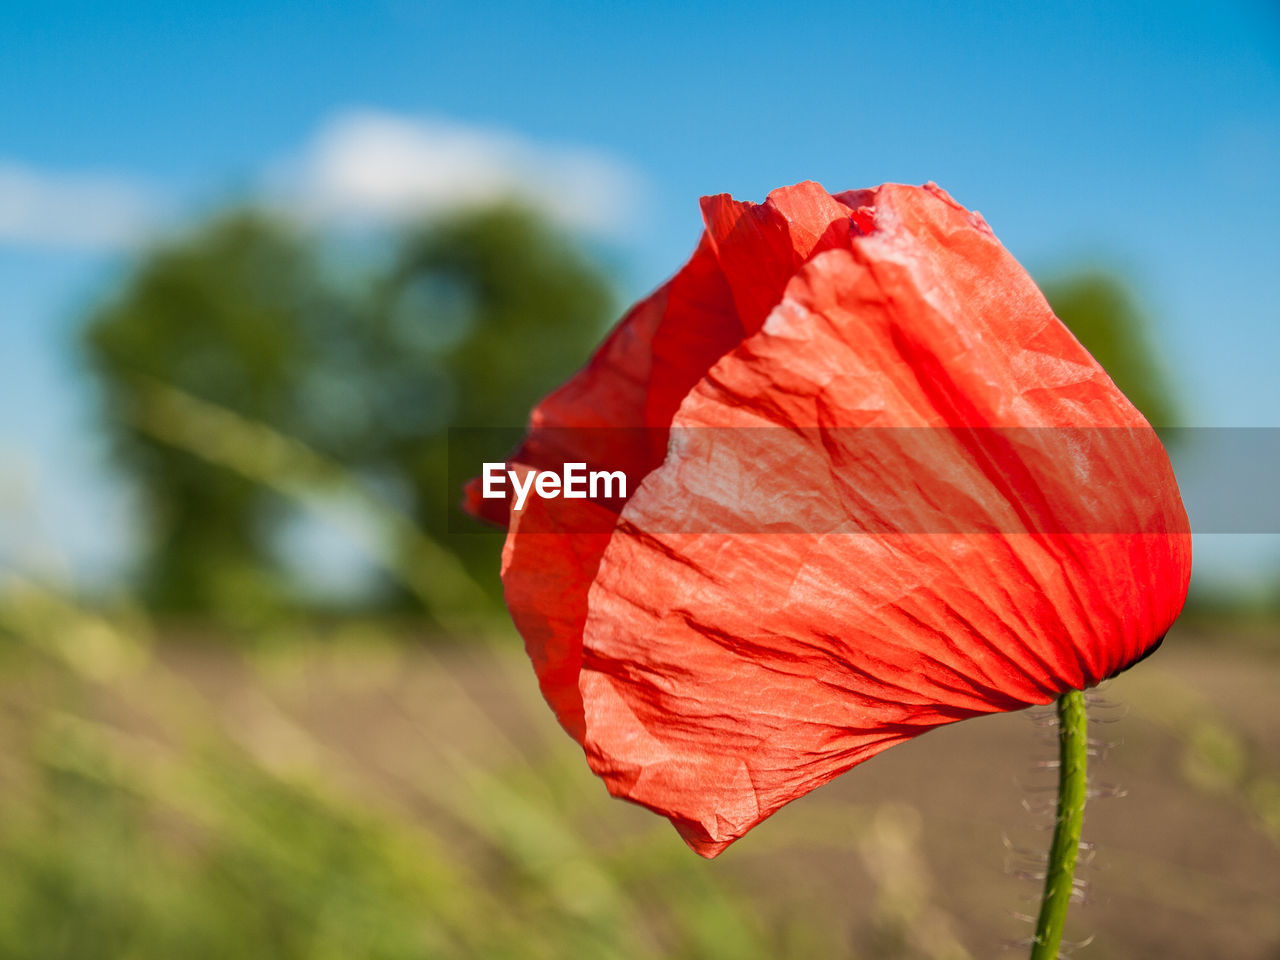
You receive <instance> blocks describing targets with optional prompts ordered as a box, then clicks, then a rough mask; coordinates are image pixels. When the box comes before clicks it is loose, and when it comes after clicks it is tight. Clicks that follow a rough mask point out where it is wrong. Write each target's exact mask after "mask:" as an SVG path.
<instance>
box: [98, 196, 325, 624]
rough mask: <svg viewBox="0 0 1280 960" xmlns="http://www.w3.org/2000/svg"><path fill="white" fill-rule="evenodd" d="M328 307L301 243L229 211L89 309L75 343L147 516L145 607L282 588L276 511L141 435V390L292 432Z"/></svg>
mask: <svg viewBox="0 0 1280 960" xmlns="http://www.w3.org/2000/svg"><path fill="white" fill-rule="evenodd" d="M337 308H338V303H337V300H336V299H335V298H334V297H333V296H332V295H331V294H330V293H329V291H327V290H326V289H325V288H324V285H323V284H322V282H321V280H320V275H319V273H318V271H317V269H316V264H315V260H314V256H313V254H312V252H311V251H310V249H309V248H308V245H307V243H306V241H305V239H304V238H303V237H302V236H300V235H299V234H297V233H295V232H294V231H291V230H290V229H288V228H286V227H285V226H283V225H282V224H280V223H278V222H275V221H273V220H271V219H269V218H267V217H265V216H263V215H260V214H257V213H253V212H249V211H238V212H234V213H229V214H225V215H222V216H219V217H218V218H216V219H214V220H212V221H211V222H209V223H207V224H204V225H202V226H200V227H199V228H198V229H196V230H194V231H193V232H191V233H189V234H186V235H184V236H182V237H180V238H178V239H176V240H173V241H170V242H167V243H164V244H162V245H159V246H157V247H155V248H154V249H151V250H149V251H148V252H147V253H145V254H144V255H143V256H142V258H141V261H140V263H139V264H138V265H137V267H136V268H135V269H134V271H133V272H132V274H131V276H130V277H129V278H128V280H127V282H126V283H125V285H124V288H123V289H122V290H121V291H119V293H118V294H117V295H116V296H115V297H113V298H112V299H111V300H109V301H108V302H106V303H104V304H103V305H102V306H100V307H98V308H97V309H96V310H94V311H93V313H92V315H91V316H90V318H89V320H88V323H87V326H86V328H85V330H84V344H85V346H86V348H87V349H86V352H87V356H88V360H89V364H90V367H91V369H92V370H93V372H94V373H96V374H97V376H98V379H99V381H100V383H101V387H102V399H103V402H104V406H105V411H104V412H105V423H106V428H107V430H108V432H109V434H110V435H111V437H112V439H113V440H114V443H115V450H116V454H117V457H118V459H119V461H120V462H121V464H122V465H123V466H124V468H125V471H126V472H127V474H128V475H129V477H130V479H131V480H132V481H133V483H134V485H135V487H136V490H137V493H138V496H139V500H140V502H141V505H142V508H143V511H144V522H145V529H144V534H143V555H142V557H141V558H140V559H141V563H140V567H139V570H138V580H139V586H140V588H141V591H142V594H143V596H144V597H145V598H146V600H147V601H148V602H149V603H150V604H151V605H152V607H153V608H155V609H157V610H161V611H164V612H166V613H180V614H200V613H208V612H211V611H213V610H225V609H227V607H228V605H229V604H234V605H243V604H250V605H254V606H256V605H259V604H261V603H272V602H274V600H275V599H276V598H277V597H278V595H279V593H280V590H281V587H282V585H281V583H280V576H279V571H278V570H277V569H275V567H274V565H273V564H272V563H271V562H270V561H269V559H268V553H267V552H266V551H265V550H264V549H263V545H264V542H265V541H266V540H267V539H268V538H269V537H270V536H271V533H272V524H273V521H274V520H275V519H277V514H278V512H279V511H278V510H275V511H273V510H272V509H271V503H270V499H269V498H268V497H267V496H265V495H264V493H263V491H262V490H261V489H260V488H258V487H257V486H256V485H255V484H254V483H252V482H251V481H250V480H248V479H246V478H244V477H241V476H237V475H236V474H234V473H231V472H229V471H226V470H220V469H217V468H215V467H213V466H211V465H210V464H209V462H208V461H206V460H204V459H202V458H201V457H199V456H197V455H195V454H194V453H192V452H189V451H186V450H181V449H177V448H175V447H174V446H171V445H170V444H168V443H165V442H163V441H161V440H159V439H157V438H156V437H154V436H153V435H152V434H150V433H149V432H147V431H146V430H144V429H141V428H140V426H139V423H138V413H139V411H138V407H139V404H141V403H143V402H145V401H144V400H143V396H144V394H143V393H142V391H141V390H140V386H141V385H142V384H143V383H146V382H148V381H161V382H164V383H167V384H172V385H174V386H177V387H178V388H180V389H181V390H183V391H185V392H187V393H189V394H191V395H193V396H195V397H198V398H199V399H201V400H204V401H206V402H208V403H212V404H216V405H218V406H220V407H224V408H226V409H228V410H231V411H233V412H235V413H237V414H239V415H241V416H244V417H246V418H249V419H252V420H256V421H261V422H266V423H270V424H273V425H281V424H288V423H289V422H290V421H291V419H292V413H293V411H294V409H295V408H296V405H297V397H296V394H297V391H298V388H299V385H300V384H301V382H302V379H303V376H304V374H305V372H306V370H307V367H308V365H309V364H310V363H311V362H312V360H313V351H312V349H311V341H312V340H313V339H314V338H313V337H312V336H309V330H308V326H309V323H311V322H312V321H311V318H313V317H317V316H321V315H324V314H326V313H330V312H333V311H334V310H335V309H337Z"/></svg>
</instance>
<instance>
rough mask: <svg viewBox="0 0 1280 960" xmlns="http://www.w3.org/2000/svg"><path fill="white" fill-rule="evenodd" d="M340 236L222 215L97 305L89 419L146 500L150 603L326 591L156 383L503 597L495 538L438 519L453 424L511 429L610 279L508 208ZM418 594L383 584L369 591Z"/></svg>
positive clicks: (158, 253)
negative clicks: (281, 453) (164, 420)
mask: <svg viewBox="0 0 1280 960" xmlns="http://www.w3.org/2000/svg"><path fill="white" fill-rule="evenodd" d="M346 242H347V247H346V248H345V249H341V250H334V249H332V248H330V247H326V245H325V243H324V242H322V240H321V238H319V237H318V236H315V235H309V234H306V233H304V232H303V231H302V230H301V229H300V228H298V227H295V226H292V225H289V224H287V223H285V222H283V221H281V220H278V219H273V218H272V217H271V216H269V215H268V214H266V213H263V212H256V211H252V210H241V211H237V212H235V213H231V214H227V215H221V216H218V217H215V218H214V219H212V220H211V221H210V222H208V223H205V224H202V225H199V226H197V227H195V228H194V229H192V230H190V231H188V232H186V233H184V234H182V235H180V236H178V237H177V238H174V239H171V240H168V241H165V242H162V243H160V244H158V245H157V246H155V247H154V248H153V249H151V250H149V251H148V252H146V253H145V254H144V255H143V256H142V257H141V258H140V260H139V262H138V263H137V264H136V266H135V267H134V268H133V270H132V271H131V272H130V273H129V275H128V277H127V279H126V280H125V281H124V283H123V284H122V287H121V289H119V290H118V291H117V292H116V293H115V294H114V295H113V296H112V297H110V298H109V299H108V300H107V302H105V303H104V304H103V305H102V306H100V307H98V308H96V309H95V310H94V311H93V312H92V314H91V315H90V317H89V318H88V320H87V322H86V325H85V327H84V337H83V344H84V349H85V353H86V356H87V358H88V362H89V366H90V369H91V370H92V371H93V372H94V373H95V374H96V376H97V379H98V381H99V384H100V386H101V395H102V398H103V409H102V425H103V428H104V430H105V431H106V432H107V434H108V435H109V436H110V437H111V438H112V440H113V443H114V449H115V453H116V457H117V461H118V464H119V466H120V468H121V469H122V470H123V471H124V472H125V474H126V475H127V476H128V477H129V478H130V479H131V481H132V482H133V484H134V488H135V489H136V491H137V493H138V502H139V504H140V505H141V507H142V510H143V513H144V516H143V518H142V520H143V522H144V524H145V534H144V538H143V550H142V556H141V557H140V558H139V563H138V568H137V571H136V584H137V589H138V592H139V593H140V595H141V596H142V597H143V598H144V599H145V601H146V602H147V604H148V605H149V606H150V607H151V608H152V609H153V610H154V611H156V612H157V613H160V614H163V615H166V616H181V617H188V618H193V617H194V618H210V617H213V618H217V619H224V620H225V619H226V617H227V616H228V615H233V614H235V613H236V612H237V611H243V610H244V609H245V608H246V607H248V608H251V609H254V610H263V609H266V610H281V609H285V608H295V607H297V606H298V605H299V604H303V605H306V604H308V603H309V604H310V605H311V606H312V607H319V608H323V607H324V606H325V605H326V603H325V598H324V597H322V596H316V595H314V594H313V595H312V596H310V597H306V596H304V595H302V594H301V593H300V591H299V585H298V584H296V583H291V582H290V579H289V576H288V570H287V568H286V565H285V564H284V563H282V559H281V557H280V552H281V551H280V549H279V540H280V535H281V527H282V524H283V523H285V522H286V520H287V517H288V513H287V510H286V509H285V507H284V504H282V503H281V499H280V496H279V494H278V493H277V492H274V491H272V490H271V489H269V488H268V487H267V486H266V485H264V484H263V483H262V482H261V478H257V479H255V478H252V477H248V476H245V475H244V474H243V473H242V472H237V471H236V470H235V469H234V468H228V464H227V463H225V462H218V458H216V457H213V456H211V455H210V451H209V450H207V449H204V448H203V447H202V438H201V436H199V431H198V430H195V431H188V434H189V436H190V441H191V442H189V443H184V444H179V445H175V443H174V442H173V437H171V436H165V437H158V436H157V431H156V428H155V424H154V423H153V418H152V417H151V416H150V415H149V414H150V413H151V411H150V410H149V409H147V408H148V405H149V404H151V403H153V402H154V397H153V392H152V391H151V390H150V388H151V387H153V386H154V385H155V384H163V385H165V386H166V387H169V388H172V389H173V390H175V391H178V392H179V393H180V394H182V395H185V396H186V397H189V398H191V399H193V400H196V401H200V402H202V403H204V404H207V405H209V406H211V407H213V408H216V409H218V410H221V411H225V412H226V413H227V414H233V415H235V416H236V417H239V418H241V419H242V420H243V421H246V422H248V423H249V424H252V425H257V426H260V427H264V428H267V429H269V430H271V431H274V432H275V433H276V434H278V435H280V436H283V437H286V438H289V439H290V440H291V441H293V442H295V443H298V444H301V445H303V446H304V447H305V448H306V449H308V450H310V451H312V452H314V453H315V454H316V455H318V456H319V457H323V458H325V459H326V460H327V461H328V462H331V463H332V464H334V465H336V466H339V467H340V468H341V469H343V470H345V471H348V472H349V473H350V474H351V475H352V476H354V477H355V478H357V480H358V482H359V483H360V484H362V485H364V486H366V487H368V488H369V489H371V490H375V491H378V492H379V494H380V495H381V496H382V497H383V499H386V500H389V501H390V502H391V503H392V504H394V506H395V507H396V508H397V509H398V510H399V511H400V512H402V513H403V515H404V516H405V517H406V518H407V519H408V520H409V521H410V522H411V523H412V524H414V525H415V526H417V527H418V528H419V529H420V530H421V531H422V532H423V533H425V535H427V536H429V537H430V538H432V539H433V540H435V541H437V542H438V543H439V544H441V545H443V547H444V549H446V550H447V551H449V552H451V553H452V554H454V555H455V556H456V557H457V559H458V560H459V561H460V562H461V564H462V565H463V566H464V567H465V568H466V569H468V570H470V571H471V572H472V573H473V575H475V577H476V578H477V579H478V580H480V581H481V582H483V583H484V584H485V585H486V586H487V588H488V589H489V590H490V593H491V594H492V593H493V592H494V586H493V585H494V577H493V571H494V570H495V569H496V552H495V550H496V544H495V539H494V537H492V536H483V535H479V534H477V533H468V534H464V535H459V534H457V533H456V522H455V523H453V524H452V529H453V530H454V531H455V532H451V520H453V521H456V515H455V514H456V510H457V508H456V501H457V499H458V491H456V490H450V489H448V471H447V460H448V447H447V432H448V429H449V428H450V427H456V426H469V427H489V426H504V427H506V426H509V427H516V426H520V425H522V424H523V423H524V420H525V418H526V417H527V416H528V412H529V409H530V408H531V407H532V406H533V404H534V403H535V402H536V401H537V400H538V399H539V397H540V396H541V395H542V394H543V393H544V392H546V391H547V390H548V389H549V388H550V387H551V386H554V385H555V384H556V383H558V382H559V381H560V380H562V379H564V378H565V377H566V376H568V375H569V374H570V373H571V372H572V371H573V369H574V368H575V367H577V366H578V365H579V364H581V363H582V362H583V361H584V359H585V358H586V356H587V355H588V353H589V351H590V349H591V346H592V344H593V343H594V342H595V341H596V340H597V339H598V338H599V336H600V334H601V333H602V332H603V330H604V329H605V325H606V323H607V322H608V321H609V319H610V317H611V313H612V311H613V309H614V307H615V304H614V299H613V294H612V285H611V281H610V279H609V277H608V276H607V275H606V274H605V273H604V272H603V270H602V268H601V267H600V266H599V265H597V264H596V263H595V262H594V261H593V260H592V259H591V258H590V257H589V256H588V255H586V254H585V253H584V252H583V251H582V250H581V249H579V248H578V247H577V246H576V245H575V244H574V243H573V242H572V241H571V240H570V239H569V238H568V237H567V236H566V235H564V233H563V232H562V231H560V230H558V229H557V228H555V227H554V226H552V225H551V224H550V223H548V222H547V221H545V220H543V219H541V218H539V217H538V216H537V215H535V214H533V213H531V212H529V211H527V210H523V209H519V208H515V207H495V208H491V209H485V210H481V211H479V212H474V213H466V214H459V215H456V216H454V217H453V218H450V219H446V220H442V221H439V222H433V223H427V224H422V225H420V226H419V227H417V228H416V229H412V230H409V231H406V232H404V233H403V234H401V235H398V236H395V237H393V238H387V239H386V240H385V242H381V243H378V242H374V241H372V240H370V239H369V238H364V239H363V240H360V239H350V238H349V239H348V240H347V241H346ZM353 246H354V247H357V248H358V249H354V250H353V249H351V248H352V247H353ZM339 255H343V264H342V266H339V265H338V264H335V262H334V261H335V260H336V259H338V257H339ZM352 262H354V263H357V264H359V265H360V266H359V267H358V268H357V270H356V275H354V276H353V275H352V270H351V268H350V267H348V266H346V264H348V263H352ZM335 278H337V279H335ZM179 429H181V427H179ZM204 439H207V438H204ZM473 445H474V441H473ZM467 452H469V451H467ZM485 452H487V453H488V454H489V456H490V458H493V457H499V456H501V455H502V454H503V453H505V451H504V450H497V451H483V452H482V451H476V453H475V458H474V459H475V462H476V463H477V464H478V463H479V462H481V460H482V459H483V456H482V453H485ZM455 453H456V451H455ZM408 559H409V558H407V557H403V558H401V560H402V561H406V562H407V561H408ZM418 599H419V600H421V599H422V597H421V596H419V597H418ZM411 602H412V595H411V594H410V593H408V592H406V591H405V590H403V589H402V588H400V587H399V586H398V585H396V584H395V583H394V582H392V581H387V582H384V583H383V584H381V585H380V586H379V587H375V588H374V589H372V590H370V591H368V594H367V595H366V596H364V597H362V598H360V603H361V605H362V606H363V607H364V608H366V609H383V610H386V609H395V608H403V607H404V606H405V605H406V604H407V603H411ZM428 612H430V611H428Z"/></svg>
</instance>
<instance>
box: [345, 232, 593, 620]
mask: <svg viewBox="0 0 1280 960" xmlns="http://www.w3.org/2000/svg"><path fill="white" fill-rule="evenodd" d="M614 307H615V300H614V296H613V291H612V286H611V284H610V283H609V281H608V279H607V277H606V276H605V275H604V274H603V273H602V272H601V270H600V268H599V267H598V266H596V265H595V264H594V263H592V262H591V261H590V260H588V259H587V258H586V257H584V256H583V254H582V253H580V252H579V251H578V249H577V248H576V247H575V246H574V245H573V244H572V243H571V242H570V240H569V238H568V237H566V236H564V235H563V234H562V233H560V232H559V231H557V230H555V229H553V228H552V227H551V226H550V225H549V224H548V223H547V222H546V221H545V220H543V219H542V218H540V217H539V216H537V215H535V214H533V213H531V212H529V211H527V210H522V209H519V208H513V207H499V208H494V209H490V210H486V211H481V212H477V213H472V214H467V215H463V216H458V217H454V218H451V219H448V220H444V221H439V222H436V223H429V224H424V225H423V226H422V227H420V228H419V229H417V230H415V231H413V232H411V233H410V234H408V235H407V236H405V237H404V238H403V240H402V243H401V245H400V248H399V251H398V255H397V259H396V262H395V264H394V265H393V267H392V268H391V270H390V271H388V273H387V274H386V276H385V277H383V278H382V279H381V281H380V282H379V283H378V285H377V288H376V290H375V293H374V296H373V310H372V316H371V324H370V328H369V329H370V333H371V336H370V337H369V338H368V341H367V346H368V351H367V362H368V364H369V367H368V370H367V372H366V375H365V376H363V377H361V378H360V382H362V383H365V384H366V385H367V388H368V396H369V399H370V401H371V403H370V407H371V409H372V414H371V415H370V417H369V419H370V420H371V421H372V422H373V423H375V424H376V425H377V426H376V429H374V430H372V431H364V432H363V433H362V434H361V435H360V436H358V437H352V438H351V439H352V440H353V441H354V448H353V450H352V454H351V458H352V459H353V460H356V461H358V462H362V463H365V464H367V465H368V467H369V468H371V469H372V470H374V471H375V472H378V473H381V474H382V475H384V476H386V477H387V478H388V479H389V480H390V481H391V482H392V483H393V484H395V485H398V486H399V487H400V489H401V492H402V493H403V495H404V496H405V497H406V498H407V501H408V508H409V512H410V513H411V515H412V517H413V519H414V520H415V522H416V523H417V524H418V525H419V526H420V527H421V528H422V529H424V530H426V531H427V532H428V533H429V534H430V535H431V536H432V537H433V538H435V539H437V540H438V541H440V542H443V543H444V544H446V545H447V546H448V547H449V548H450V549H451V550H452V551H453V552H454V553H455V554H456V555H457V556H458V557H459V558H460V559H462V561H463V562H464V564H466V565H467V567H468V568H469V569H470V570H471V571H472V572H473V574H474V575H475V576H476V579H477V580H479V581H480V582H481V583H482V584H483V585H485V586H486V587H487V588H489V589H491V590H492V591H494V595H495V596H496V595H497V590H498V586H499V585H498V581H497V578H496V576H495V571H496V570H497V564H496V556H497V554H496V551H497V547H498V544H497V542H496V539H495V537H493V536H484V535H483V534H481V533H478V532H477V525H476V523H475V522H474V521H473V520H471V519H470V518H467V517H464V516H462V514H461V512H460V511H459V508H458V502H459V499H460V490H459V489H458V481H459V480H460V479H461V478H463V477H468V476H472V475H474V474H475V473H477V472H478V471H479V468H480V465H481V463H482V462H483V461H484V460H486V459H489V460H495V459H501V458H502V457H503V456H504V455H506V454H507V453H508V452H509V445H510V442H511V441H513V440H514V439H515V438H517V437H518V436H519V435H520V434H521V433H522V432H523V427H524V426H525V421H526V419H527V418H528V415H529V410H530V409H531V408H532V407H533V405H534V404H535V403H536V402H537V401H538V400H539V399H541V397H542V396H543V395H544V394H545V393H546V392H547V391H549V390H550V389H551V388H553V387H554V386H556V385H557V384H559V383H561V382H562V381H563V380H565V379H566V378H567V377H568V376H569V375H570V374H571V373H572V372H573V370H574V369H576V368H577V367H578V366H580V365H581V364H582V363H584V362H585V361H586V359H587V357H588V356H589V354H590V351H591V349H592V346H593V345H594V344H595V342H596V341H597V340H598V339H599V338H600V335H601V333H602V332H603V331H604V329H605V326H606V324H607V323H608V321H609V320H610V319H611V315H612V313H613V310H614ZM449 427H464V428H479V429H476V430H474V431H470V432H469V431H466V430H463V431H455V434H454V437H453V440H452V443H450V440H449V437H448V428H449ZM450 456H452V457H453V458H454V460H455V461H460V462H455V463H453V464H452V467H453V469H452V470H451V469H450V466H451V465H450V462H449V460H450Z"/></svg>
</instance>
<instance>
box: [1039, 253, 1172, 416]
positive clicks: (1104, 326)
mask: <svg viewBox="0 0 1280 960" xmlns="http://www.w3.org/2000/svg"><path fill="white" fill-rule="evenodd" d="M1041 289H1042V290H1043V291H1044V295H1045V298H1046V299H1047V300H1048V301H1049V304H1050V305H1051V306H1052V307H1053V311H1054V313H1056V314H1057V315H1058V317H1059V318H1060V319H1061V320H1062V322H1063V323H1065V324H1066V325H1067V327H1068V328H1069V329H1070V330H1071V332H1072V333H1074V334H1075V335H1076V338H1077V339H1078V340H1079V341H1080V342H1081V343H1082V344H1084V346H1085V349H1087V350H1088V351H1089V352H1090V353H1091V354H1093V356H1094V358H1095V359H1096V360H1097V361H1098V362H1099V363H1100V364H1102V366H1103V368H1104V369H1105V370H1106V371H1107V373H1109V374H1110V375H1111V379H1112V380H1114V381H1115V382H1116V386H1118V387H1119V388H1120V389H1121V390H1123V391H1124V393H1125V395H1126V396H1127V397H1128V398H1129V399H1130V400H1131V401H1132V402H1133V405H1134V406H1135V407H1137V408H1138V410H1139V411H1141V413H1142V415H1143V416H1145V417H1146V418H1147V420H1148V421H1149V422H1150V423H1151V425H1152V426H1155V427H1169V426H1174V425H1176V423H1177V416H1178V409H1177V402H1176V400H1175V394H1174V390H1173V388H1172V386H1171V384H1170V383H1169V380H1168V378H1167V376H1166V374H1165V372H1164V370H1163V369H1162V368H1161V366H1160V364H1159V363H1158V362H1157V359H1156V354H1155V352H1154V351H1153V349H1152V346H1151V343H1150V341H1149V333H1148V326H1147V320H1146V317H1145V316H1144V314H1143V312H1142V310H1141V309H1140V308H1139V306H1138V304H1137V301H1136V300H1135V298H1134V296H1133V295H1132V294H1131V293H1130V291H1129V289H1128V288H1127V287H1126V286H1125V284H1124V283H1123V282H1121V281H1120V280H1119V279H1118V278H1116V277H1114V276H1112V275H1111V274H1108V273H1104V272H1101V271H1096V270H1090V271H1082V272H1079V273H1074V274H1069V275H1065V276H1062V277H1059V278H1056V279H1052V280H1049V281H1047V282H1045V283H1042V284H1041Z"/></svg>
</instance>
